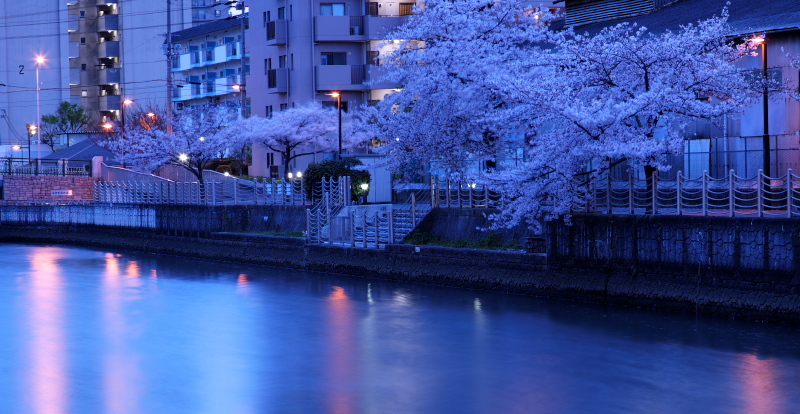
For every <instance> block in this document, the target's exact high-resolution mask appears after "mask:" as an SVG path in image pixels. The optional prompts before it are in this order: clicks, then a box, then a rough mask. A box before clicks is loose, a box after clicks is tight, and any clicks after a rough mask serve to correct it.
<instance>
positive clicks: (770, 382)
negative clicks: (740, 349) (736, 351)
mask: <svg viewBox="0 0 800 414" xmlns="http://www.w3.org/2000/svg"><path fill="white" fill-rule="evenodd" d="M739 368H740V372H739V378H740V379H741V380H742V394H741V396H742V398H743V400H744V404H745V409H744V410H743V413H777V412H781V410H780V409H779V407H776V406H775V402H776V401H781V400H782V398H781V396H780V395H779V392H778V388H777V387H776V382H777V374H776V369H777V367H776V364H775V361H774V360H771V359H759V358H758V356H757V355H752V354H745V355H742V358H741V360H740V361H739Z"/></svg>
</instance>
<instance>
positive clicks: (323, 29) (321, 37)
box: [314, 16, 367, 42]
mask: <svg viewBox="0 0 800 414" xmlns="http://www.w3.org/2000/svg"><path fill="white" fill-rule="evenodd" d="M365 40H367V37H366V36H364V16H317V17H315V18H314V41H316V42H363V41H365Z"/></svg>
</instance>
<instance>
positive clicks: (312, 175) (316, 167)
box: [303, 158, 370, 201]
mask: <svg viewBox="0 0 800 414" xmlns="http://www.w3.org/2000/svg"><path fill="white" fill-rule="evenodd" d="M358 165H363V163H362V162H361V160H359V159H356V158H343V159H341V160H326V161H322V162H321V163H319V164H317V163H311V164H309V165H308V169H306V170H305V171H304V172H303V178H304V179H305V181H306V193H307V195H308V197H309V198H311V194H312V192H313V190H314V188H317V187H318V186H319V185H320V183H321V182H322V177H350V195H351V197H352V199H353V200H354V201H355V200H358V196H360V195H361V194H363V193H364V190H362V189H361V184H363V183H367V184H369V179H370V174H369V171H363V170H354V169H352V168H353V167H355V166H358Z"/></svg>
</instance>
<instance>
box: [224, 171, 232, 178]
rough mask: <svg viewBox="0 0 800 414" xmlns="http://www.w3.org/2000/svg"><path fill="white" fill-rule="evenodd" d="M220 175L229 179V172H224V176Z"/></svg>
mask: <svg viewBox="0 0 800 414" xmlns="http://www.w3.org/2000/svg"><path fill="white" fill-rule="evenodd" d="M222 175H224V176H226V177H230V176H231V173H229V172H227V171H225V173H224V174H222Z"/></svg>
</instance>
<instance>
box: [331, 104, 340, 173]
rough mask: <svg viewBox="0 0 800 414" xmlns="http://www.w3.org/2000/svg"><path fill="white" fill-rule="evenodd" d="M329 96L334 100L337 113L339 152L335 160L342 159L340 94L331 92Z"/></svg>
mask: <svg viewBox="0 0 800 414" xmlns="http://www.w3.org/2000/svg"><path fill="white" fill-rule="evenodd" d="M330 96H332V97H334V98H336V110H337V111H338V112H339V152H337V153H336V158H337V159H339V160H341V159H342V94H341V93H339V92H331V93H330Z"/></svg>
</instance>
